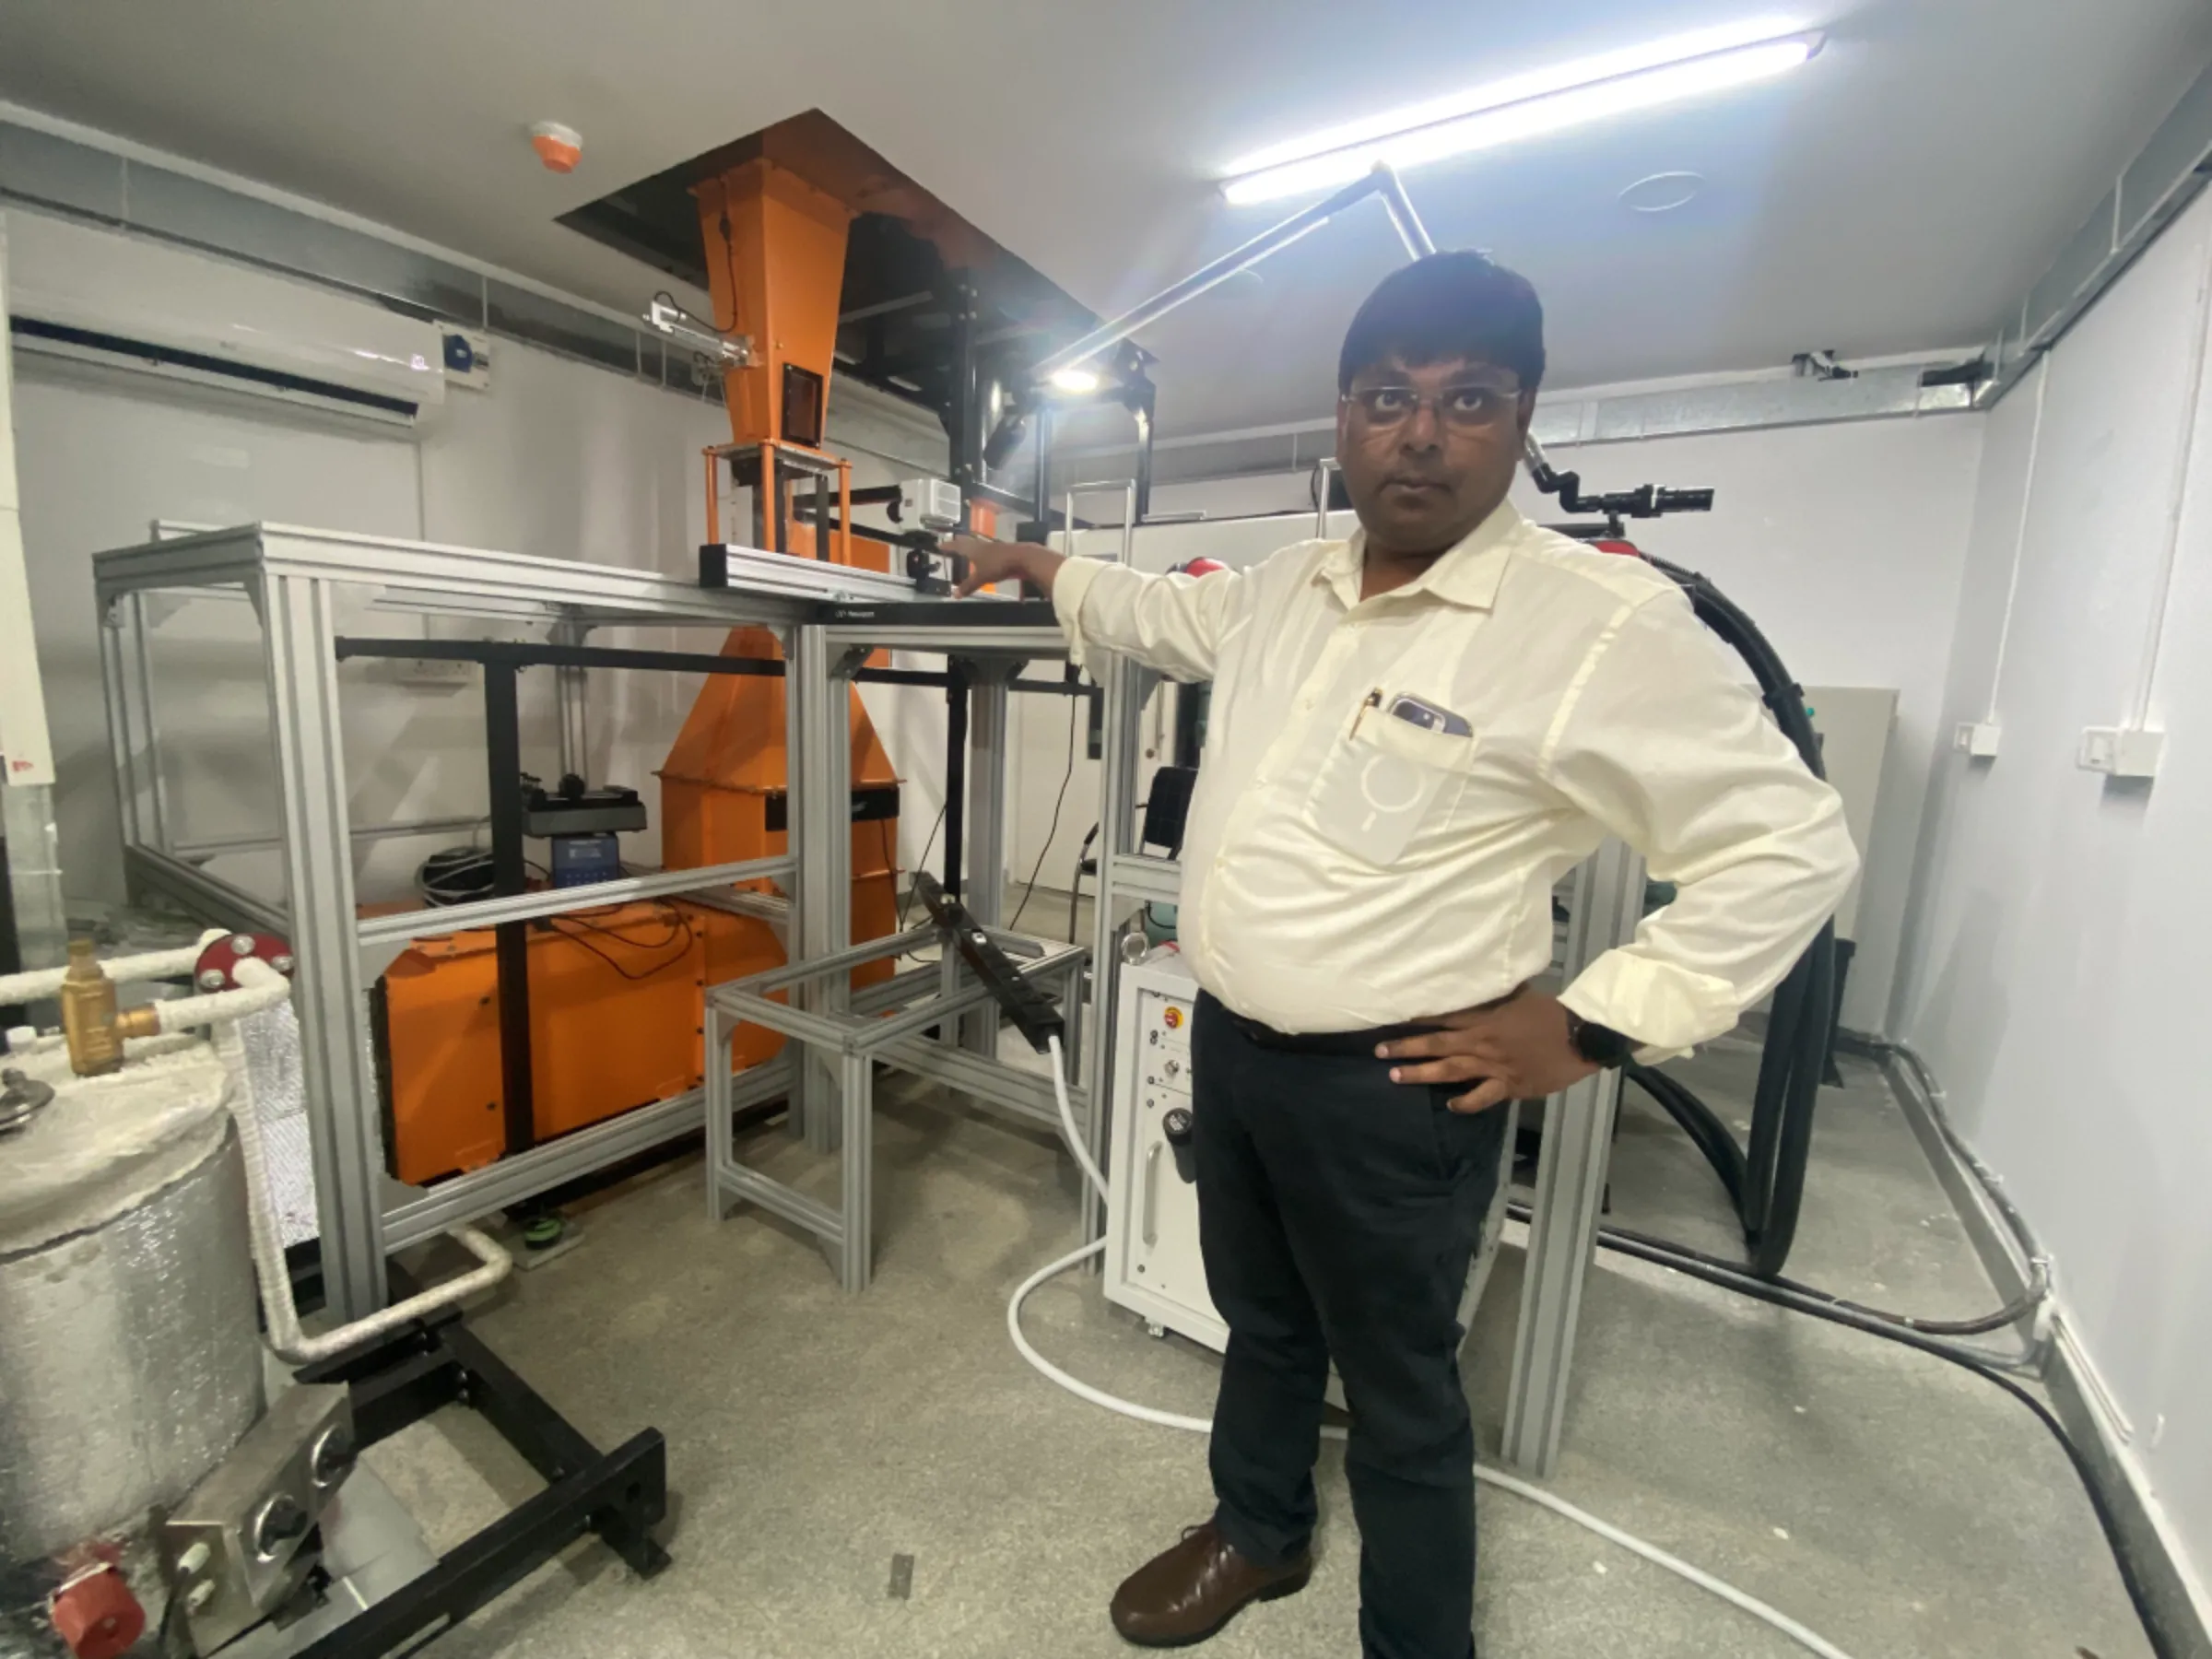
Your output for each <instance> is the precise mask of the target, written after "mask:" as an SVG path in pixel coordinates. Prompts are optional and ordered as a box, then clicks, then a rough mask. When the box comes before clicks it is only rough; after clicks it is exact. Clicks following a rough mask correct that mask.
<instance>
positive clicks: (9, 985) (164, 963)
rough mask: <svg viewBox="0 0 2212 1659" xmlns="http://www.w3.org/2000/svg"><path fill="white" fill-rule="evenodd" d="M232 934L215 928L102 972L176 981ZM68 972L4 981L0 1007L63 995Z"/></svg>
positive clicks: (112, 963) (120, 979)
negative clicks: (176, 946) (190, 941)
mask: <svg viewBox="0 0 2212 1659" xmlns="http://www.w3.org/2000/svg"><path fill="white" fill-rule="evenodd" d="M229 932H230V930H229V928H227V927H211V928H209V929H208V930H207V931H206V933H204V934H202V935H200V937H199V942H198V943H197V944H195V945H188V946H184V947H181V948H179V949H176V950H149V951H147V952H146V953H145V954H143V955H141V956H127V957H112V958H110V959H108V960H106V961H104V962H102V963H100V971H101V972H103V973H105V974H106V975H107V976H108V978H109V979H111V980H112V981H113V982H115V983H116V984H118V985H127V984H129V983H130V982H133V981H134V980H157V979H174V978H175V977H176V976H177V975H178V974H180V973H190V972H191V971H193V969H194V968H195V967H197V966H198V965H199V960H200V952H201V951H203V950H205V949H206V948H207V947H208V946H210V945H212V944H214V943H215V942H216V940H218V939H220V938H225V937H227V936H228V935H229ZM67 972H68V970H67V969H66V968H34V969H32V970H30V971H29V972H26V973H11V974H8V975H6V977H5V978H0V1008H5V1007H14V1006H16V1005H18V1003H29V1002H39V1001H42V1000H43V999H45V998H47V997H53V996H59V995H60V994H62V979H63V976H64V975H65V974H66V973H67ZM162 1029H163V1030H168V1029H169V1028H168V1027H166V1026H165V1027H163V1028H162Z"/></svg>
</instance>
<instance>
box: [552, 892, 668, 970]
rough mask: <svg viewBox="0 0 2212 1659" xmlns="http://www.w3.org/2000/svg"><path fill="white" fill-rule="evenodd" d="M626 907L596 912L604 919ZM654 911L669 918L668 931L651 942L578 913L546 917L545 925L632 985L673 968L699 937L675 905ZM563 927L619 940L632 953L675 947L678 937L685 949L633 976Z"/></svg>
mask: <svg viewBox="0 0 2212 1659" xmlns="http://www.w3.org/2000/svg"><path fill="white" fill-rule="evenodd" d="M623 908H625V907H623V906H621V905H612V906H609V907H607V908H606V909H605V910H602V911H600V912H598V913H599V914H600V915H603V916H604V915H612V914H614V913H615V912H617V911H618V910H621V909H623ZM657 908H658V909H659V910H660V911H661V912H663V913H664V914H665V916H667V917H668V918H670V920H669V926H668V932H667V934H666V935H665V937H662V938H658V939H654V940H653V941H651V942H650V943H648V942H646V941H644V940H641V939H636V938H632V937H631V936H630V935H628V934H626V933H624V932H622V931H621V930H620V929H619V928H614V927H602V926H600V925H599V924H597V923H596V922H593V921H590V920H588V919H587V913H586V912H581V911H570V912H566V913H565V914H562V915H558V916H548V917H547V918H546V922H547V925H548V926H549V927H550V928H551V929H552V930H553V931H554V932H555V933H557V934H559V935H560V936H561V937H562V938H564V939H568V940H570V941H571V942H572V943H574V944H577V945H581V946H582V947H583V948H584V949H586V950H588V951H590V952H591V953H592V954H593V955H594V956H595V957H597V958H598V959H600V960H601V961H603V962H605V963H606V965H607V966H608V967H609V968H612V969H613V970H614V971H616V972H617V973H618V974H620V975H621V976H622V977H623V978H624V979H626V980H629V981H630V982H632V983H633V984H634V983H637V982H641V981H643V980H649V979H651V978H653V976H654V975H655V974H658V973H664V972H665V971H667V970H669V969H670V968H673V967H674V966H675V965H676V964H677V961H678V960H680V959H682V957H683V955H684V953H685V952H686V951H688V950H689V949H690V948H691V947H692V945H693V944H694V943H695V942H696V941H697V939H698V936H699V935H697V934H696V933H694V932H693V931H692V928H691V919H690V918H689V917H688V916H687V915H685V914H684V913H683V912H681V911H680V910H678V909H677V908H676V906H674V905H672V904H663V905H660V906H658V907H657ZM563 924H571V925H573V926H575V927H581V928H584V929H587V930H588V931H590V932H592V933H595V934H598V935H602V936H603V937H606V938H609V939H618V940H620V941H621V942H622V943H623V944H625V945H627V946H629V947H630V948H631V949H632V950H638V951H652V950H660V949H664V948H665V947H667V946H670V945H673V944H675V943H676V942H677V939H678V938H681V939H682V940H683V941H684V946H683V949H682V950H679V951H677V953H676V955H675V956H672V957H669V958H668V959H666V960H665V961H659V962H655V963H653V966H652V967H650V968H647V969H646V970H644V971H642V972H641V973H632V972H631V971H629V969H627V968H625V967H623V966H622V964H621V963H620V962H618V961H617V960H616V959H614V958H613V957H612V956H610V955H608V954H607V953H606V951H605V950H602V949H601V948H600V947H598V946H596V945H594V944H593V943H592V942H591V940H589V939H587V938H585V937H584V936H583V935H582V934H580V933H572V932H571V931H570V927H569V926H564V925H563Z"/></svg>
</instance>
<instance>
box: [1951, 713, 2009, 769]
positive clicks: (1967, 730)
mask: <svg viewBox="0 0 2212 1659" xmlns="http://www.w3.org/2000/svg"><path fill="white" fill-rule="evenodd" d="M2003 734H2004V727H2002V726H2000V725H1999V724H1997V723H1996V722H1995V721H1994V720H1962V721H1960V722H1959V729H1958V731H1957V732H1955V733H1953V734H1952V736H1951V747H1953V748H1956V749H1959V750H1960V751H1961V752H1962V753H1964V754H1965V755H1966V757H1967V758H1968V759H1971V760H1994V759H1996V755H1997V739H1998V738H1999V737H2000V736H2002V735H2003Z"/></svg>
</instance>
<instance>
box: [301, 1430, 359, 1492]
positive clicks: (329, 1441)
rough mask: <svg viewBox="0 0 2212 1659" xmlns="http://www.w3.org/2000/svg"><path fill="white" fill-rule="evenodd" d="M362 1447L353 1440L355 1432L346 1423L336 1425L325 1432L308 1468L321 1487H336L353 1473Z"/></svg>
mask: <svg viewBox="0 0 2212 1659" xmlns="http://www.w3.org/2000/svg"><path fill="white" fill-rule="evenodd" d="M359 1456H360V1447H359V1444H358V1443H357V1442H356V1441H355V1440H354V1438H353V1430H352V1429H351V1428H349V1427H347V1425H346V1424H344V1423H335V1424H333V1425H332V1426H331V1427H330V1428H328V1429H326V1430H324V1431H323V1438H322V1439H320V1440H318V1441H316V1442H315V1449H314V1451H313V1453H312V1454H311V1455H310V1456H309V1459H308V1468H309V1470H310V1472H311V1473H312V1475H313V1476H314V1480H315V1484H316V1485H317V1486H319V1487H324V1488H328V1487H334V1486H336V1485H337V1484H338V1482H339V1481H341V1480H343V1479H345V1478H346V1477H347V1475H349V1474H351V1473H352V1472H353V1465H354V1462H355V1460H356V1459H358V1458H359Z"/></svg>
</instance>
